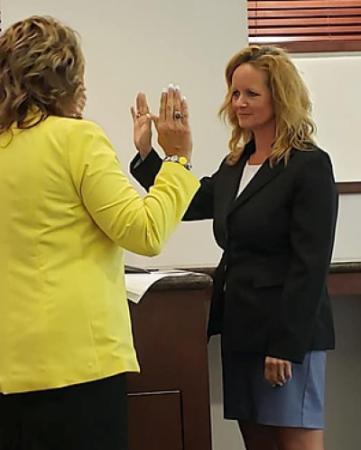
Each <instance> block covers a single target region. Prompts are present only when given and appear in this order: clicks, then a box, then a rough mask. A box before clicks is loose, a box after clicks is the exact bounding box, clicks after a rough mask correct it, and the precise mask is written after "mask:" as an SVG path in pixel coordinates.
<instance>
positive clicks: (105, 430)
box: [0, 17, 199, 450]
mask: <svg viewBox="0 0 361 450" xmlns="http://www.w3.org/2000/svg"><path fill="white" fill-rule="evenodd" d="M83 80H84V61H83V56H82V53H81V50H80V47H79V43H78V40H77V36H76V34H75V33H74V32H73V31H72V30H71V29H69V28H68V27H66V26H64V25H62V24H61V23H59V22H58V21H56V20H54V19H52V18H48V17H31V18H29V19H26V20H24V21H21V22H18V23H16V24H15V25H13V26H11V27H10V28H9V29H8V30H6V31H5V33H3V34H2V36H1V37H0V205H1V210H2V211H1V219H0V450H10V449H15V448H16V449H17V450H32V449H36V450H55V449H59V450H60V449H61V450H82V449H84V450H95V449H97V450H98V449H104V450H124V449H126V445H127V444H126V403H125V398H126V393H125V386H124V375H123V374H124V373H125V372H129V371H131V372H132V371H133V372H137V371H139V366H138V362H137V358H136V353H135V350H134V347H133V340H132V332H131V324H130V318H129V310H128V305H127V299H126V291H125V286H124V261H123V249H126V250H129V251H132V252H135V253H139V254H142V255H150V256H151V255H156V254H158V253H159V252H160V250H161V247H162V245H163V243H164V242H165V241H166V239H167V237H168V236H169V234H170V233H171V231H172V230H173V229H174V228H175V226H176V224H177V223H178V222H179V221H180V219H181V218H182V216H183V213H184V212H185V210H186V209H187V207H188V205H189V203H190V200H191V198H192V197H193V195H194V193H195V192H196V190H197V189H198V187H199V183H198V181H197V180H196V178H195V177H193V175H192V174H191V173H190V172H189V170H186V168H185V167H184V165H185V164H184V162H185V161H187V160H188V159H189V158H190V155H191V148H192V143H191V137H190V131H189V126H188V122H187V117H186V113H187V110H186V104H185V101H184V100H181V101H179V99H180V96H179V95H180V94H179V92H176V93H175V92H174V91H173V90H172V89H171V90H170V91H171V92H170V94H171V95H167V96H164V95H163V100H162V103H161V110H160V116H159V118H157V119H156V120H157V128H158V129H159V132H160V136H159V141H160V144H161V145H162V146H163V148H164V150H165V153H166V155H168V156H175V158H172V160H173V159H174V160H176V161H175V162H177V161H178V162H179V160H180V162H181V163H182V162H183V164H177V163H174V162H173V161H169V162H165V163H164V164H163V167H162V169H161V171H160V173H159V175H158V177H157V179H156V181H155V183H154V186H153V188H152V189H151V190H150V192H149V194H148V195H147V196H146V197H144V198H141V197H140V196H139V195H138V194H137V192H136V191H135V190H134V189H133V187H132V186H131V185H130V184H129V182H128V179H127V178H126V176H125V175H124V173H123V171H122V169H121V168H120V166H119V162H118V160H117V157H116V154H115V152H114V150H113V147H112V145H111V143H110V142H109V140H108V138H107V137H106V135H105V134H104V132H103V130H102V129H101V128H100V127H99V126H97V125H96V124H94V123H92V122H89V121H86V120H82V119H81V111H82V109H83V106H84V103H85V94H84V90H85V89H84V81H83ZM168 94H169V93H168ZM166 97H167V99H169V98H170V99H171V101H167V103H166V102H165V98H166ZM138 106H139V105H138ZM133 113H134V120H135V121H139V123H140V126H142V124H143V125H144V126H146V127H148V128H149V121H150V117H149V114H146V113H147V111H143V110H140V109H139V108H138V110H137V111H133ZM138 125H139V124H138ZM174 125H176V126H174Z"/></svg>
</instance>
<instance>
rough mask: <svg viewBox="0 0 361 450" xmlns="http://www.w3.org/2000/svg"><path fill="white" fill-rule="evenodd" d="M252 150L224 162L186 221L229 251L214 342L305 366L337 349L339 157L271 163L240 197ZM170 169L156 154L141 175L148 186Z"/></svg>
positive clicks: (218, 279) (212, 325) (215, 309)
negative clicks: (333, 271) (334, 275)
mask: <svg viewBox="0 0 361 450" xmlns="http://www.w3.org/2000/svg"><path fill="white" fill-rule="evenodd" d="M253 152H254V144H253V143H249V144H248V145H247V146H246V149H245V152H244V153H243V155H242V157H241V159H240V161H239V162H238V163H237V164H236V165H235V166H228V165H227V164H225V161H223V162H222V164H221V165H220V167H219V169H218V170H217V172H215V173H214V174H213V175H212V176H211V177H205V178H203V179H202V180H201V187H200V189H199V190H198V192H197V194H196V195H195V197H194V198H193V201H192V203H191V205H190V207H189V209H188V210H187V212H186V214H185V216H184V220H200V219H213V230H214V236H215V239H216V241H217V244H218V245H219V246H220V247H221V248H222V249H223V251H224V252H223V256H222V259H221V261H220V263H219V265H218V267H217V269H216V272H215V276H214V289H213V297H212V304H211V313H210V320H209V327H208V331H209V335H212V334H217V333H222V342H223V346H224V348H226V349H229V350H235V351H242V352H260V353H262V354H264V355H269V356H273V357H277V358H282V359H286V360H290V361H293V362H302V361H303V358H304V355H305V353H306V352H307V351H309V350H325V349H331V348H334V341H335V339H334V326H333V318H332V310H331V304H330V299H329V296H328V293H327V287H326V277H327V274H328V270H329V264H330V259H331V252H332V247H333V242H334V234H335V224H336V215H337V204H338V198H337V191H336V186H335V181H334V176H333V172H332V166H331V162H330V158H329V156H328V154H327V153H325V152H324V151H322V150H321V149H319V148H317V147H314V149H313V150H312V151H299V150H292V152H291V157H290V160H289V162H288V164H287V166H285V165H284V163H283V162H281V163H279V164H276V165H275V166H274V167H273V168H271V167H270V165H269V162H268V160H267V161H265V163H264V164H263V165H262V167H261V168H260V169H259V171H258V172H257V174H256V175H255V177H254V178H253V179H252V180H251V181H250V183H249V184H248V185H247V186H246V188H245V189H244V191H243V192H242V193H241V194H240V195H239V196H238V197H237V198H236V195H237V192H238V188H239V182H240V178H241V175H242V172H243V168H244V166H245V163H246V161H247V160H248V158H249V156H250V155H251V154H252V153H253ZM161 164H162V160H161V159H160V158H159V156H158V155H157V153H156V152H154V151H152V152H151V154H150V155H149V156H148V157H147V159H146V160H145V161H144V162H142V163H141V164H139V157H138V156H137V157H136V158H135V159H134V160H133V161H132V163H131V173H132V174H133V175H134V176H135V178H136V179H137V180H138V181H139V182H140V183H141V184H142V185H143V186H144V187H145V188H146V189H149V187H150V186H151V185H152V184H153V182H154V178H155V176H156V174H157V172H158V170H159V168H160V166H161Z"/></svg>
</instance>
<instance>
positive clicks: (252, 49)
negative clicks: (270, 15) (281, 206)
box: [219, 45, 316, 165]
mask: <svg viewBox="0 0 361 450" xmlns="http://www.w3.org/2000/svg"><path fill="white" fill-rule="evenodd" d="M245 63H247V64H251V65H252V66H253V67H254V68H256V69H258V70H262V71H263V72H265V73H266V75H267V80H268V87H269V89H270V91H271V96H272V100H273V106H274V111H275V122H276V135H275V140H274V142H273V146H272V153H271V155H270V164H271V165H273V164H274V163H278V162H279V161H280V160H284V162H285V164H287V161H288V159H289V156H290V151H291V149H292V148H295V149H298V150H309V149H311V148H312V144H313V143H314V140H313V137H312V135H313V134H314V132H315V129H316V127H315V124H314V122H313V121H312V119H311V110H312V105H311V101H310V97H309V94H308V90H307V88H306V86H305V84H304V82H303V80H302V78H301V76H300V74H299V72H298V70H297V68H296V67H295V65H294V64H293V63H292V61H291V60H290V58H289V56H288V55H287V53H286V52H285V51H284V50H282V49H280V48H278V47H273V46H258V45H252V46H249V47H246V48H244V49H243V50H241V51H240V52H238V53H237V54H236V55H234V56H233V57H232V58H231V60H230V61H229V62H228V64H227V67H226V71H225V76H226V82H227V86H228V92H227V94H226V97H225V100H224V102H223V104H222V106H221V108H220V111H219V115H220V117H221V118H223V119H224V120H225V122H226V123H228V124H230V125H231V127H232V134H231V139H230V140H229V149H230V153H229V154H228V156H227V159H226V161H227V164H229V165H234V164H236V163H237V162H238V160H239V158H240V157H241V155H242V153H243V150H244V146H245V144H247V143H248V142H249V141H250V140H251V139H252V133H251V131H250V130H246V129H243V128H241V127H240V126H239V123H238V119H237V116H236V114H235V112H234V111H233V109H232V76H233V73H234V71H235V70H236V69H237V68H238V67H239V66H240V65H241V64H245Z"/></svg>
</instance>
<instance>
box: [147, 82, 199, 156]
mask: <svg viewBox="0 0 361 450" xmlns="http://www.w3.org/2000/svg"><path fill="white" fill-rule="evenodd" d="M152 119H153V121H154V124H155V127H156V129H157V132H158V143H159V145H160V146H161V147H162V148H163V150H164V152H165V154H166V155H167V156H171V155H178V156H186V157H187V159H188V160H190V157H191V154H192V135H191V130H190V126H189V122H188V106H187V102H186V99H185V97H182V95H181V92H180V90H179V89H178V88H174V87H173V86H172V85H170V86H169V88H168V89H167V90H164V91H163V92H162V95H161V98H160V107H159V116H154V115H152Z"/></svg>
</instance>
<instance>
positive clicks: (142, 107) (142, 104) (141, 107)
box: [136, 92, 149, 116]
mask: <svg viewBox="0 0 361 450" xmlns="http://www.w3.org/2000/svg"><path fill="white" fill-rule="evenodd" d="M136 105H137V113H138V114H140V115H141V116H143V115H145V114H149V107H148V102H147V97H146V96H145V94H144V93H143V92H139V93H138V95H137V98H136Z"/></svg>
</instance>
